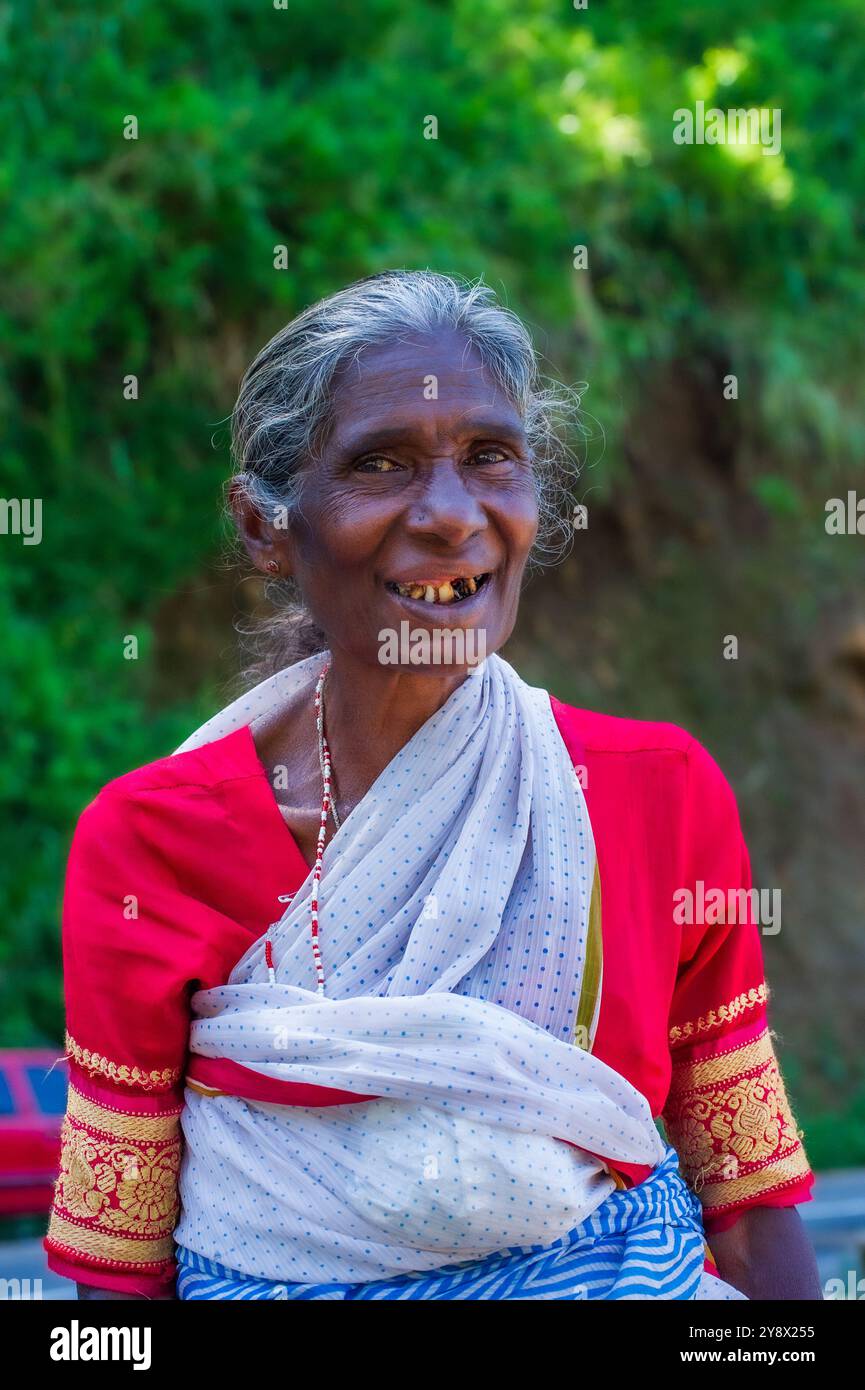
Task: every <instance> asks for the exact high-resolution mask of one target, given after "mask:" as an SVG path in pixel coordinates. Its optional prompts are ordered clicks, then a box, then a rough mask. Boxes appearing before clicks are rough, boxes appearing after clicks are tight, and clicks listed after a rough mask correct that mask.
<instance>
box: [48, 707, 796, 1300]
mask: <svg viewBox="0 0 865 1390" xmlns="http://www.w3.org/2000/svg"><path fill="white" fill-rule="evenodd" d="M552 708H553V712H554V715H555V717H556V720H557V723H558V726H559V729H560V731H561V733H562V737H563V739H564V742H565V744H566V746H567V748H568V751H569V753H570V755H571V757H572V759H573V762H574V764H575V766H576V767H577V770H578V775H579V777H580V781H581V783H582V785H583V787H584V790H585V794H586V799H587V802H588V807H589V813H590V816H591V821H592V828H593V831H594V835H595V841H596V845H597V853H598V864H599V871H600V882H601V900H602V938H603V954H604V960H603V992H602V1001H601V1011H600V1018H599V1022H598V1030H597V1036H596V1039H595V1044H594V1049H593V1050H594V1052H595V1053H596V1054H597V1055H598V1056H599V1057H601V1058H602V1059H603V1060H604V1061H605V1062H607V1063H608V1064H609V1065H610V1066H612V1067H614V1068H615V1069H616V1070H617V1071H618V1072H620V1073H621V1074H622V1075H623V1076H625V1077H627V1078H628V1080H629V1081H630V1082H631V1083H632V1084H633V1085H634V1086H635V1087H637V1089H638V1090H640V1091H642V1092H643V1094H644V1095H645V1096H646V1097H647V1099H648V1101H649V1103H650V1105H651V1107H652V1113H653V1115H655V1116H656V1117H662V1118H663V1123H664V1126H665V1128H666V1131H667V1134H668V1136H669V1138H670V1141H671V1142H672V1143H673V1144H674V1145H675V1147H676V1149H677V1151H678V1153H679V1157H680V1162H681V1167H682V1171H683V1173H684V1175H685V1177H686V1179H687V1180H688V1182H689V1183H690V1184H691V1186H692V1187H693V1189H694V1191H696V1192H697V1193H698V1195H699V1197H700V1200H701V1202H702V1204H703V1208H704V1218H705V1223H706V1230H707V1233H708V1235H709V1236H710V1238H711V1236H712V1234H714V1233H716V1232H717V1231H718V1230H721V1229H724V1228H725V1227H726V1226H729V1225H731V1224H732V1222H733V1221H734V1220H735V1219H736V1218H737V1217H738V1216H739V1215H740V1214H741V1213H742V1212H743V1211H744V1210H745V1209H746V1208H748V1207H751V1206H757V1205H760V1206H790V1205H793V1204H795V1203H798V1202H803V1201H807V1200H808V1199H809V1196H810V1187H811V1183H812V1181H813V1178H812V1174H811V1172H810V1169H809V1166H808V1162H807V1159H806V1156H805V1152H804V1150H803V1147H802V1143H801V1139H800V1135H799V1133H798V1131H797V1129H796V1125H795V1122H794V1120H793V1116H792V1114H791V1112H790V1107H789V1104H788V1101H787V1097H786V1094H785V1091H784V1084H783V1081H782V1079H781V1075H780V1072H779V1070H778V1065H777V1061H776V1058H775V1054H774V1050H773V1046H772V1041H771V1037H770V1034H769V1031H768V1025H767V1018H766V1001H767V989H766V984H765V980H764V975H763V962H762V951H761V947H760V935H759V927H758V926H757V925H756V924H755V920H754V915H753V913H752V912H751V911H750V910H749V908H748V906H747V903H746V890H748V889H749V888H750V886H751V879H750V869H749V864H748V854H747V850H746V848H745V844H744V841H743V838H742V832H741V829H740V825H739V817H738V812H737V809H736V803H735V799H734V796H733V793H732V791H731V789H730V787H729V784H728V783H727V782H726V780H725V778H724V776H723V774H722V773H721V771H720V769H719V768H718V766H717V764H716V763H715V762H714V761H713V759H712V758H711V757H710V756H709V754H708V753H707V752H706V751H705V749H704V748H702V747H701V746H700V744H698V743H697V742H695V740H694V739H692V738H691V737H690V736H689V735H688V734H686V733H685V732H684V731H683V730H681V729H678V728H676V727H675V726H673V725H670V724H655V723H648V722H643V721H636V720H628V719H615V718H611V717H609V716H607V715H601V714H593V713H591V712H589V711H587V710H577V709H574V708H572V707H570V706H568V705H563V704H561V703H560V702H559V701H558V700H556V699H554V698H553V699H552ZM308 871H309V866H308V865H307V864H306V862H305V861H304V859H303V856H302V855H301V852H300V849H299V848H298V845H297V843H296V841H295V840H294V838H293V836H292V835H291V833H290V831H289V829H288V827H287V826H286V824H285V821H284V820H283V817H282V814H281V812H280V810H279V807H278V804H277V802H276V799H275V797H274V795H273V791H272V789H271V786H270V783H269V781H268V777H267V773H266V771H265V769H264V767H263V765H262V763H261V761H260V759H259V757H258V753H257V750H256V747H255V743H254V741H253V738H252V734H251V732H250V730H249V729H248V728H241V729H239V730H238V731H237V732H235V733H232V734H229V735H228V736H227V737H225V738H221V739H219V740H217V741H216V742H214V743H210V744H206V745H205V746H203V747H201V748H197V749H192V750H190V751H188V752H185V753H179V754H175V755H173V756H171V757H167V758H161V759H159V760H158V761H157V762H154V763H150V764H148V765H147V766H146V767H143V768H140V769H138V770H137V771H135V772H130V773H128V774H126V775H125V776H123V777H119V778H117V779H116V780H115V781H113V782H110V783H108V785H107V786H106V787H104V788H103V790H102V791H101V792H100V793H99V795H98V796H97V797H96V799H95V800H94V801H93V802H92V803H91V804H90V805H89V806H88V807H87V808H86V810H85V811H84V812H83V814H82V816H81V818H80V820H79V823H78V827H77V829H76V832H75V836H74V839H73V843H72V848H71V851H70V856H69V864H68V869H67V880H66V895H65V902H64V915H63V953H64V975H65V984H66V1015H67V1040H66V1051H67V1054H68V1056H69V1060H70V1089H69V1101H68V1108H67V1114H66V1119H65V1121H64V1127H63V1144H62V1162H61V1171H60V1176H59V1178H58V1180H57V1186H56V1191H55V1197H54V1205H53V1209H52V1214H51V1222H50V1226H49V1231H48V1235H47V1237H46V1240H45V1245H46V1249H47V1251H48V1263H49V1265H50V1266H51V1268H52V1269H54V1270H55V1271H56V1272H58V1273H60V1274H62V1275H65V1276H67V1277H68V1278H71V1279H77V1280H79V1281H80V1282H81V1283H87V1284H93V1285H96V1286H100V1287H104V1288H109V1289H115V1290H121V1291H134V1292H138V1293H141V1294H145V1295H152V1294H155V1293H159V1292H163V1291H166V1290H170V1287H171V1282H172V1279H173V1276H174V1261H173V1244H172V1232H173V1230H174V1227H175V1225H176V1222H177V1214H178V1200H177V1176H178V1170H179V1164H180V1155H181V1133H180V1112H181V1110H182V1106H183V1076H184V1072H185V1069H186V1063H187V1038H188V1028H189V1019H190V1009H189V1000H190V997H191V995H192V993H193V992H194V991H195V990H196V989H198V988H202V987H203V988H210V987H213V986H216V985H220V984H224V983H225V981H226V980H227V978H228V975H229V973H230V971H231V969H232V967H233V966H234V964H235V962H236V961H237V960H239V958H240V957H241V956H242V955H243V954H244V952H245V951H246V949H247V947H248V946H249V945H250V943H251V942H252V941H253V940H255V939H257V938H258V937H260V936H261V935H262V934H263V932H264V930H265V928H266V927H267V925H268V924H269V923H270V922H272V921H274V920H276V919H278V918H279V917H280V916H281V914H282V910H283V907H282V904H280V902H279V897H280V895H281V894H284V893H291V892H294V891H295V890H296V889H297V888H299V887H300V885H301V883H302V882H303V880H304V879H305V878H306V876H307V874H308ZM712 890H716V891H715V895H714V898H713V896H712ZM717 890H720V892H719V891H717ZM736 890H745V891H743V892H742V893H740V894H739V896H738V898H737V896H736ZM688 894H691V895H693V900H694V903H695V906H696V909H697V910H696V911H695V912H693V913H691V914H690V916H693V917H695V918H697V920H696V921H693V922H691V921H689V920H687V918H688V916H689V914H688V913H687V911H686V907H687V904H688ZM722 895H723V902H724V906H723V908H722V909H720V910H717V909H713V908H712V907H711V906H710V907H709V910H707V911H706V912H705V913H702V912H701V911H700V910H699V909H700V907H701V904H703V903H704V902H705V903H706V904H707V905H709V904H712V903H713V902H717V901H718V900H719V899H721V897H722ZM701 918H705V920H700V919H701ZM683 919H684V920H683Z"/></svg>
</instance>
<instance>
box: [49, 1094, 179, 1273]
mask: <svg viewBox="0 0 865 1390" xmlns="http://www.w3.org/2000/svg"><path fill="white" fill-rule="evenodd" d="M180 1113H181V1107H179V1106H178V1107H177V1108H176V1109H174V1110H172V1111H171V1112H170V1113H168V1114H161V1115H152V1114H149V1115H140V1114H139V1115H136V1114H131V1113H129V1112H128V1111H122V1110H119V1109H114V1108H112V1107H108V1106H103V1105H99V1104H97V1103H96V1102H95V1101H92V1100H89V1099H88V1098H87V1097H86V1096H83V1095H82V1094H81V1093H80V1092H79V1091H77V1090H76V1089H75V1087H74V1086H70V1087H69V1101H68V1104H67V1109H66V1118H65V1119H64V1121H63V1128H62V1131H61V1163H60V1175H59V1177H58V1179H57V1184H56V1187H55V1191H54V1206H53V1209H52V1213H51V1221H50V1224H49V1228H48V1237H49V1241H50V1242H51V1243H52V1244H53V1245H55V1246H56V1247H58V1248H61V1249H65V1250H67V1251H70V1252H72V1253H73V1254H75V1253H78V1254H84V1255H86V1256H88V1257H89V1258H90V1259H94V1258H95V1259H97V1260H99V1261H100V1262H101V1263H106V1264H115V1263H122V1264H125V1265H130V1264H134V1265H136V1266H138V1267H139V1268H140V1267H141V1266H142V1265H152V1264H155V1263H159V1262H162V1261H165V1260H168V1259H170V1258H171V1256H172V1251H173V1244H172V1232H173V1230H174V1227H175V1225H176V1224H177V1216H178V1210H179V1204H178V1198H177V1177H178V1172H179V1168H180V1147H181V1145H180Z"/></svg>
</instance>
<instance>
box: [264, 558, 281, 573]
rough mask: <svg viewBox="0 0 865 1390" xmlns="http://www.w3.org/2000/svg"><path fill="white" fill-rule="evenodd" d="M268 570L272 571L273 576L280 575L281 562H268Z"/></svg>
mask: <svg viewBox="0 0 865 1390" xmlns="http://www.w3.org/2000/svg"><path fill="white" fill-rule="evenodd" d="M266 568H267V569H268V570H269V571H270V573H271V574H279V561H278V560H268V562H267V566H266Z"/></svg>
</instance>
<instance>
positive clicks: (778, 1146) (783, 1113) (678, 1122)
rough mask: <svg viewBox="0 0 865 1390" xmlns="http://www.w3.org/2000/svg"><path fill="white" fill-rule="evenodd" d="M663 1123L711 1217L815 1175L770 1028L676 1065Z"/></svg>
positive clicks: (692, 1184) (687, 1177)
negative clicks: (801, 1135)
mask: <svg viewBox="0 0 865 1390" xmlns="http://www.w3.org/2000/svg"><path fill="white" fill-rule="evenodd" d="M664 1122H665V1124H666V1128H667V1132H668V1134H669V1136H670V1142H671V1143H672V1144H673V1146H674V1147H675V1149H676V1151H677V1152H678V1154H679V1160H680V1164H681V1168H682V1172H683V1174H684V1176H685V1178H686V1180H687V1181H688V1183H689V1184H690V1185H691V1187H692V1188H693V1189H694V1191H695V1192H697V1193H698V1194H699V1196H700V1200H701V1201H702V1203H703V1206H704V1207H705V1208H706V1209H707V1210H708V1209H717V1210H720V1209H722V1208H724V1207H729V1206H734V1205H736V1204H738V1203H740V1202H742V1201H745V1200H747V1199H748V1198H750V1197H756V1196H761V1195H763V1194H764V1193H768V1192H773V1191H775V1190H777V1189H780V1188H783V1187H786V1186H791V1185H792V1184H794V1183H796V1182H798V1181H799V1180H800V1179H801V1178H803V1177H806V1176H807V1175H808V1173H809V1172H810V1169H809V1167H808V1160H807V1158H806V1156H805V1150H804V1149H803V1147H802V1143H801V1139H800V1135H799V1131H798V1130H797V1128H796V1122H795V1120H794V1119H793V1114H792V1111H791V1109H790V1103H789V1101H788V1099H787V1092H786V1090H785V1088H784V1081H783V1078H782V1076H781V1073H780V1070H779V1068H778V1063H777V1060H776V1058H775V1051H774V1048H773V1047H772V1040H771V1037H770V1035H769V1032H768V1029H764V1030H763V1032H762V1033H760V1035H759V1036H758V1037H757V1038H755V1039H753V1040H752V1041H751V1042H748V1043H744V1044H740V1045H739V1046H733V1047H728V1048H727V1049H726V1051H724V1052H722V1053H720V1054H718V1055H715V1056H713V1057H706V1058H702V1059H698V1060H692V1061H683V1062H676V1063H675V1064H674V1066H673V1082H672V1086H671V1088H670V1096H669V1099H668V1101H667V1105H666V1108H665V1111H664Z"/></svg>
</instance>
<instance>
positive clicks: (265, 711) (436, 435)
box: [46, 272, 819, 1299]
mask: <svg viewBox="0 0 865 1390" xmlns="http://www.w3.org/2000/svg"><path fill="white" fill-rule="evenodd" d="M553 396H554V393H552V394H551V392H550V391H549V389H546V390H545V389H542V387H541V385H540V379H539V376H538V369H537V363H536V359H535V355H534V351H533V348H532V345H531V342H530V340H529V338H528V335H527V333H526V331H525V329H524V328H523V326H522V325H521V324H520V323H519V321H518V320H517V319H516V318H515V317H514V316H513V315H512V314H511V313H509V312H507V311H505V310H504V309H502V308H501V307H499V306H498V305H497V304H496V302H495V300H494V298H493V296H492V294H491V292H490V291H489V290H488V289H487V288H485V287H483V286H479V285H466V284H463V283H461V282H458V281H456V280H453V279H450V278H448V277H445V276H442V275H436V274H431V273H426V272H425V273H401V272H399V273H397V272H395V273H389V274H384V275H378V276H373V277H371V278H370V279H367V280H362V281H360V282H359V283H357V284H354V285H351V286H349V287H348V288H347V289H345V290H342V291H341V292H340V293H338V294H335V295H333V296H331V297H330V298H329V299H325V300H323V301H322V302H321V303H319V304H316V305H313V307H312V308H309V309H307V310H306V311H305V312H304V313H302V314H300V315H299V316H298V317H297V318H296V319H295V320H293V322H291V323H290V324H288V325H287V327H285V328H284V329H283V330H282V331H281V332H280V333H278V334H277V335H276V337H275V338H274V339H273V340H272V341H271V342H270V343H268V344H267V346H266V347H265V348H264V349H263V350H262V352H261V353H260V354H259V356H258V357H257V358H256V360H255V361H254V362H253V364H252V366H251V367H250V368H249V370H248V371H247V373H246V375H245V377H244V379H243V382H242V385H241V388H240V394H239V397H238V400H237V405H236V408H235V412H234V445H235V453H236V456H237V460H238V463H239V465H240V470H241V471H240V472H239V473H238V475H237V476H236V477H235V478H234V480H233V483H232V486H231V492H230V496H231V503H232V508H233V512H234V516H235V518H236V521H237V525H238V528H239V531H240V534H241V536H242V538H243V541H244V543H245V546H246V548H247V550H248V552H249V555H250V556H251V558H252V560H253V562H254V564H255V565H256V567H257V568H258V569H259V570H261V571H263V572H264V573H265V574H269V575H272V576H281V577H283V578H284V579H286V578H287V579H290V580H291V581H292V583H293V584H294V585H295V586H296V589H295V592H296V593H297V592H299V594H300V595H301V596H302V602H303V609H302V610H301V621H300V622H299V623H298V622H297V621H295V619H296V617H297V613H296V612H294V613H291V612H290V613H288V614H287V616H286V621H285V622H284V623H283V629H285V628H286V627H287V628H288V629H289V632H288V636H289V639H290V640H289V643H288V647H287V648H286V647H284V648H283V649H282V653H281V657H280V658H279V659H278V660H277V662H276V666H277V667H278V668H279V669H277V670H276V673H275V674H274V675H272V676H271V677H269V678H267V679H265V680H264V681H262V682H261V683H259V684H258V685H257V686H256V687H255V689H253V690H252V691H251V693H250V694H248V695H246V696H245V697H243V698H241V699H240V700H238V701H236V702H235V703H234V704H232V705H230V706H229V707H228V708H227V709H225V710H223V711H222V712H221V714H219V715H217V716H216V717H215V718H214V719H212V720H211V721H210V722H209V723H208V724H206V725H204V726H203V728H202V729H200V730H199V731H198V732H197V734H195V735H193V736H192V738H191V739H189V740H187V742H186V744H184V745H183V747H182V748H181V749H179V750H178V751H177V752H176V753H174V754H173V755H172V756H170V757H165V758H161V759H160V760H158V761H157V762H154V763H151V764H150V765H149V766H147V767H144V768H140V769H139V770H138V771H135V772H131V773H129V774H127V775H126V776H124V777H120V778H118V779H117V780H116V781H114V782H111V783H109V784H108V786H106V787H105V788H103V790H102V791H101V792H100V793H99V795H98V796H97V798H96V799H95V801H94V802H93V803H92V804H91V805H90V806H89V807H88V808H87V809H86V810H85V812H84V813H83V815H82V817H81V820H80V822H79V825H78V829H77V832H76V835H75V839H74V843H73V846H72V851H71V855H70V862H69V870H68V878H67V888H66V901H65V913H64V954H65V972H66V989H67V1022H68V1038H67V1047H66V1051H67V1054H68V1057H69V1062H70V1069H71V1085H70V1090H69V1106H68V1113H67V1118H66V1123H65V1127H64V1139H63V1161H62V1171H61V1173H60V1177H59V1179H58V1182H57V1188H56V1195H55V1200H54V1207H53V1212H52V1217H51V1224H50V1230H49V1234H48V1236H47V1239H46V1245H47V1249H48V1252H49V1263H50V1264H51V1267H52V1268H53V1269H55V1270H56V1271H58V1272H59V1273H60V1274H63V1275H65V1276H67V1277H68V1278H70V1279H74V1280H76V1281H77V1282H78V1284H79V1288H80V1290H81V1292H82V1293H83V1294H85V1295H86V1296H93V1297H99V1296H102V1297H115V1298H117V1297H120V1298H122V1297H139V1298H153V1297H157V1298H159V1297H166V1296H167V1297H172V1296H177V1297H179V1298H181V1299H210V1298H229V1299H247V1298H253V1299H261V1298H265V1299H267V1298H274V1299H289V1298H303V1299H307V1298H328V1299H340V1298H346V1299H355V1298H360V1299H363V1298H370V1299H400V1298H417V1299H425V1298H430V1299H508V1298H544V1299H550V1298H554V1299H576V1298H610V1299H625V1298H662V1299H694V1298H741V1297H744V1296H747V1297H750V1298H768V1297H782V1298H816V1297H819V1291H818V1287H817V1281H816V1275H815V1266H814V1262H813V1258H812V1256H811V1254H810V1251H809V1248H808V1246H807V1243H806V1241H805V1240H804V1237H803V1234H802V1228H801V1224H800V1221H799V1217H798V1213H797V1212H796V1211H795V1209H794V1208H795V1204H796V1203H798V1202H802V1201H805V1200H807V1198H808V1195H809V1188H810V1184H811V1174H810V1171H809V1167H808V1163H807V1160H806V1157H805V1154H804V1152H803V1149H802V1145H801V1143H800V1139H799V1135H798V1133H797V1129H796V1125H795V1123H794V1120H793V1117H792V1115H791V1113H790V1109H789V1106H788V1102H787V1099H786V1096H785V1092H784V1086H783V1082H782V1079H781V1076H780V1074H779V1071H778V1065H777V1062H776V1059H775V1056H774V1053H773V1048H772V1042H771V1040H770V1034H769V1032H768V1027H767V1020H766V998H767V990H766V985H765V982H764V978H763V967H762V960H761V951H760V941H759V933H758V928H757V926H756V924H755V921H754V918H753V915H752V913H751V912H750V911H748V910H747V909H746V910H744V911H737V910H734V909H733V907H731V904H739V905H741V903H742V902H745V903H749V902H750V899H749V895H748V892H747V890H748V888H749V886H750V881H749V869H748V859H747V853H746V850H745V846H744V843H743V840H742V834H741V831H740V827H739V821H738V816H737V812H736V806H735V802H734V799H733V795H732V793H731V791H730V789H729V787H728V785H727V783H726V782H725V780H724V778H723V776H722V774H721V772H720V771H719V769H718V767H717V766H716V764H715V763H714V762H713V761H712V759H711V757H710V756H709V755H708V754H707V753H706V752H705V751H704V749H703V748H702V747H701V746H700V745H699V744H698V743H696V742H695V741H694V740H693V739H692V738H691V737H689V735H688V734H686V733H684V732H683V731H682V730H681V729H678V728H675V727H673V726H671V725H667V724H649V723H638V722H635V721H632V720H627V719H625V720H623V719H614V718H610V717H607V716H605V715H600V714H592V713H588V712H587V711H585V710H578V709H574V708H571V707H569V706H567V705H564V704H562V703H560V702H559V701H558V700H556V699H555V698H554V697H553V696H551V695H549V694H548V693H547V692H546V691H544V690H540V689H537V688H534V687H531V686H529V685H527V684H526V683H525V682H524V681H523V680H522V679H521V678H520V676H519V675H518V674H517V672H516V671H515V670H514V669H513V668H512V667H511V666H510V665H509V664H508V663H507V662H506V661H505V660H503V659H502V657H501V656H499V655H498V654H497V653H498V651H499V649H500V648H501V647H502V646H503V644H504V643H505V642H506V641H507V639H508V637H509V636H510V634H511V632H512V630H513V627H514V622H515V619H516V615H517V606H518V602H519V596H520V588H521V582H522V579H523V574H524V571H525V568H526V564H527V561H528V560H529V558H530V556H531V554H532V552H533V550H535V552H536V553H537V546H538V545H539V544H542V543H543V538H544V531H545V529H548V522H549V520H550V517H551V516H552V515H553V511H552V510H551V501H550V498H551V494H552V495H553V496H554V495H555V494H556V492H557V490H558V491H559V492H560V491H561V473H560V472H558V473H557V471H556V461H557V457H558V456H559V450H558V446H557V444H556V437H557V436H556V431H555V429H554V428H553V425H552V420H551V400H552V399H553ZM539 528H540V538H539ZM443 636H447V638H448V641H447V642H446V643H445V642H442V641H433V640H432V639H434V638H438V639H441V638H442V637H443ZM299 658H300V659H299ZM719 890H720V891H719ZM713 892H714V894H715V896H714V898H712V897H711V895H712V893H713ZM710 899H711V901H713V902H717V901H718V900H719V899H720V900H721V902H722V904H723V906H722V907H721V908H720V909H716V910H715V911H714V912H712V911H705V912H701V911H699V910H698V911H696V912H695V911H688V910H683V908H682V904H683V903H685V904H686V906H687V903H688V902H690V903H691V904H692V906H693V904H694V903H695V902H696V903H697V906H698V909H699V907H700V905H702V904H703V903H708V902H709V901H710ZM661 1116H662V1117H663V1122H664V1127H665V1133H666V1135H667V1136H669V1140H670V1141H671V1142H670V1143H668V1142H667V1140H666V1139H665V1138H662V1136H661V1132H660V1129H659V1126H658V1125H657V1124H656V1122H655V1118H654V1117H661ZM181 1135H182V1139H181ZM695 1194H696V1195H695ZM707 1237H708V1244H707V1239H706V1238H707ZM719 1276H720V1277H719ZM175 1287H176V1294H175Z"/></svg>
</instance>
